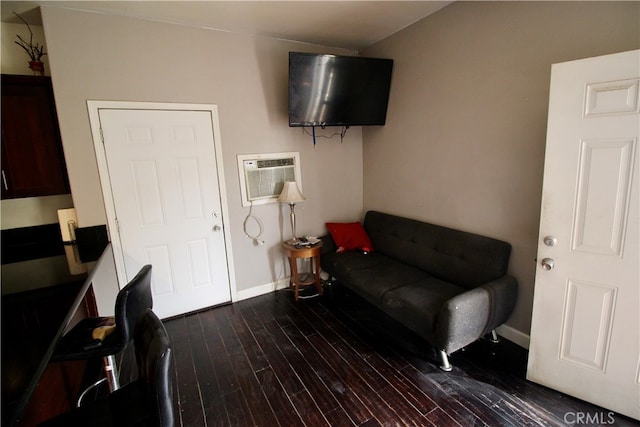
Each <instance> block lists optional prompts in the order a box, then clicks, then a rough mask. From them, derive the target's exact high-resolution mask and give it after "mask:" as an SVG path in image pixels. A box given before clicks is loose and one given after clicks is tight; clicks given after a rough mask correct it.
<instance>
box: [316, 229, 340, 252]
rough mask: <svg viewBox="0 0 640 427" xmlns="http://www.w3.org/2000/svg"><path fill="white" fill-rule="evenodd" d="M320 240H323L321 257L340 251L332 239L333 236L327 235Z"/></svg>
mask: <svg viewBox="0 0 640 427" xmlns="http://www.w3.org/2000/svg"><path fill="white" fill-rule="evenodd" d="M318 238H319V239H320V240H322V250H321V251H320V256H322V255H324V254H329V253H334V252H335V251H336V250H338V247H337V246H336V243H335V242H334V241H333V237H331V234H325V235H324V236H320V237H318Z"/></svg>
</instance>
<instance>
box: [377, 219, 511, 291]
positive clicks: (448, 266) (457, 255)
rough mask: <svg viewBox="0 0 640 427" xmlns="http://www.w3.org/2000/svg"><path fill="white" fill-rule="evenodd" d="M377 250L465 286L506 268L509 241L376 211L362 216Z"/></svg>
mask: <svg viewBox="0 0 640 427" xmlns="http://www.w3.org/2000/svg"><path fill="white" fill-rule="evenodd" d="M364 228H365V230H366V231H367V233H368V235H369V237H370V238H371V242H372V243H373V246H374V247H375V248H376V251H378V252H381V253H383V254H385V255H387V256H389V257H392V258H394V259H396V260H400V261H402V262H403V263H406V264H408V265H411V266H413V267H416V268H419V269H421V270H424V271H426V272H427V273H429V274H430V275H433V276H435V277H438V278H440V279H443V280H446V281H449V282H452V283H454V284H456V285H458V286H463V287H465V288H467V289H470V288H473V287H476V286H478V285H480V284H483V283H486V282H489V281H491V280H495V279H497V278H499V277H502V276H504V275H505V274H506V272H507V267H508V264H509V255H510V253H511V245H509V244H508V243H506V242H503V241H500V240H496V239H492V238H489V237H484V236H480V235H477V234H473V233H468V232H464V231H459V230H454V229H451V228H446V227H442V226H438V225H434V224H429V223H425V222H420V221H417V220H413V219H408V218H403V217H398V216H393V215H389V214H384V213H380V212H375V211H369V212H367V215H366V216H365V220H364Z"/></svg>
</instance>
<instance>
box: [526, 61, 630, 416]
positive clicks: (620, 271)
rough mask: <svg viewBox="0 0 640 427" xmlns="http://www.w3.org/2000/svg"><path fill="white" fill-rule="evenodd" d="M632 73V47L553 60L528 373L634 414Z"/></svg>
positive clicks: (584, 398)
mask: <svg viewBox="0 0 640 427" xmlns="http://www.w3.org/2000/svg"><path fill="white" fill-rule="evenodd" d="M639 77H640V51H632V52H625V53H621V54H615V55H607V56H603V57H597V58H589V59H585V60H580V61H573V62H568V63H563V64H556V65H554V66H553V67H552V73H551V92H550V105H549V122H548V131H547V146H546V155H545V168H544V185H543V197H542V212H541V220H540V221H541V222H540V240H539V243H538V244H539V249H538V267H537V272H536V282H535V296H534V303H533V321H532V328H531V343H530V350H529V365H528V370H527V378H528V379H530V380H532V381H535V382H537V383H540V384H543V385H545V386H548V387H551V388H553V389H556V390H560V391H562V392H564V393H567V394H570V395H572V396H576V397H579V398H580V399H583V400H586V401H589V402H592V403H595V404H597V405H600V406H602V407H604V408H608V409H610V410H612V411H616V412H619V413H622V414H625V415H628V416H630V417H633V418H636V419H640V356H639V355H640V314H639V313H640V293H639V288H640V267H639V263H640V253H639V250H638V248H639V246H640V243H639V235H640V229H639V223H640V220H639V209H638V194H639V192H640V186H639V185H638V176H639V173H638V172H639V170H638V153H637V151H638V133H639V130H640V118H639V114H638V113H639V111H640V110H639V108H640V107H639V96H640V94H639V93H640V92H639V83H640V79H639ZM545 242H546V243H545Z"/></svg>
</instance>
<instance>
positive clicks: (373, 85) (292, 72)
mask: <svg viewBox="0 0 640 427" xmlns="http://www.w3.org/2000/svg"><path fill="white" fill-rule="evenodd" d="M392 69H393V60H391V59H380V58H363V57H359V56H337V55H324V54H315V53H300V52H289V126H322V127H324V126H368V125H384V124H385V121H386V117H387V104H388V101H389V88H390V86H391V71H392Z"/></svg>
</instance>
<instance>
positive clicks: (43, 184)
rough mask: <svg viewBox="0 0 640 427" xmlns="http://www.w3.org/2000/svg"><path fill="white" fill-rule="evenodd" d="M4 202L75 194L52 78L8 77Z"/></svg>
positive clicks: (4, 83) (4, 91) (4, 110)
mask: <svg viewBox="0 0 640 427" xmlns="http://www.w3.org/2000/svg"><path fill="white" fill-rule="evenodd" d="M1 83H2V198H3V199H10V198H20V197H37V196H50V195H54V194H67V193H69V192H70V191H69V181H68V178H67V169H66V166H65V163H64V156H63V152H62V141H61V139H60V130H59V128H58V119H57V116H56V110H55V103H54V99H53V90H52V86H51V79H50V78H49V77H32V76H18V75H9V74H3V75H2V80H1Z"/></svg>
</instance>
